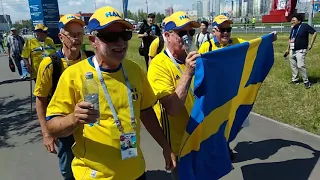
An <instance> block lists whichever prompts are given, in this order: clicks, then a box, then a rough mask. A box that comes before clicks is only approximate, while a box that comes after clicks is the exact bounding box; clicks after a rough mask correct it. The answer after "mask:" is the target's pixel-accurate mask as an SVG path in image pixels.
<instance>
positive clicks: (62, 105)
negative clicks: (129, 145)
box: [47, 57, 156, 180]
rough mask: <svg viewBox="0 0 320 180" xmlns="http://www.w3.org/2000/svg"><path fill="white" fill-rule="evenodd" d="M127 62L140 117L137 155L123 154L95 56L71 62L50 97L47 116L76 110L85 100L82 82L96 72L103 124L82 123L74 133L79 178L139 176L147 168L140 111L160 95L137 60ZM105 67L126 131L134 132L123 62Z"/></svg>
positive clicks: (107, 179)
mask: <svg viewBox="0 0 320 180" xmlns="http://www.w3.org/2000/svg"><path fill="white" fill-rule="evenodd" d="M123 66H124V67H125V70H126V72H127V74H128V78H129V82H130V84H131V88H132V89H131V91H132V96H133V106H134V113H135V117H136V120H137V129H136V134H137V148H138V156H137V157H134V158H130V159H126V160H122V158H121V151H120V132H119V130H118V128H117V127H116V125H115V122H114V119H113V116H112V112H111V110H110V108H109V105H108V103H107V100H106V97H105V95H104V93H103V89H102V86H101V85H100V83H99V79H98V76H97V72H96V70H95V68H94V65H93V62H92V58H91V57H90V58H88V59H87V60H83V61H81V62H79V63H77V64H75V65H73V66H70V67H69V68H67V69H66V70H65V71H64V72H63V74H62V76H61V78H60V80H59V83H58V86H57V89H56V91H55V93H54V95H53V97H52V100H51V101H50V104H49V106H48V109H47V119H50V118H52V117H53V116H66V115H68V114H70V113H73V111H74V108H75V105H76V104H77V103H79V102H82V101H83V100H84V96H83V93H82V86H83V82H84V80H85V74H86V73H87V72H92V73H93V76H94V80H95V81H96V82H97V83H98V85H99V92H100V93H99V103H100V124H99V125H94V126H93V127H90V126H89V125H87V124H86V125H80V126H79V127H78V128H77V129H76V131H75V132H74V133H73V136H74V139H75V145H74V146H73V148H72V151H73V153H74V156H75V158H74V160H73V161H72V171H73V175H74V177H75V179H85V180H88V179H97V180H111V179H112V180H135V179H137V178H138V177H140V176H141V175H142V174H143V173H144V171H145V161H144V158H143V155H142V151H141V149H140V111H141V110H144V109H148V108H151V107H152V106H153V105H154V104H155V102H156V97H155V95H154V93H153V91H152V89H151V87H150V84H149V82H148V80H147V77H146V74H145V72H144V71H143V70H142V69H141V68H140V67H139V66H138V65H137V64H136V63H134V62H132V61H129V60H124V61H123ZM101 71H102V76H103V78H104V82H105V83H106V85H107V88H108V92H109V94H110V96H111V100H112V102H113V105H114V107H115V109H116V111H117V113H118V117H119V119H120V121H121V124H122V125H123V127H124V132H125V133H128V132H132V131H133V129H132V126H131V120H130V109H129V103H128V98H127V97H128V94H127V87H126V83H125V78H124V76H123V72H122V66H119V68H117V69H113V70H107V69H103V68H101ZM93 175H94V177H92V176H93Z"/></svg>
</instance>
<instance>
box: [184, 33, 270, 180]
mask: <svg viewBox="0 0 320 180" xmlns="http://www.w3.org/2000/svg"><path fill="white" fill-rule="evenodd" d="M273 63H274V51H273V34H269V35H265V36H263V37H260V38H256V39H253V40H251V41H249V42H245V43H241V44H237V45H233V46H230V47H227V48H222V49H219V50H216V51H211V52H208V53H206V54H203V55H201V57H200V58H198V59H197V62H196V70H195V77H194V78H195V79H194V91H195V92H194V93H195V95H196V97H197V98H196V100H195V103H194V106H193V109H192V112H191V115H190V119H189V122H188V124H187V127H186V132H185V135H184V137H183V140H182V146H181V150H180V156H179V158H180V159H179V164H178V168H179V169H178V170H179V179H183V180H200V179H201V180H214V179H220V178H221V177H223V176H225V175H226V174H228V173H229V172H230V171H231V169H232V164H231V160H230V155H229V149H228V141H229V142H230V141H232V140H233V139H234V138H235V137H236V135H237V133H238V131H239V130H240V128H241V125H242V123H243V122H244V120H245V119H246V117H247V116H248V115H249V113H250V111H251V109H252V107H253V104H254V102H255V99H256V96H257V93H258V90H259V88H260V86H261V83H262V82H263V81H264V79H265V78H266V76H267V75H268V73H269V71H270V69H271V68H272V66H273Z"/></svg>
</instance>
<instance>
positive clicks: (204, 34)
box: [195, 21, 213, 49]
mask: <svg viewBox="0 0 320 180" xmlns="http://www.w3.org/2000/svg"><path fill="white" fill-rule="evenodd" d="M208 26H209V23H208V22H207V21H202V22H201V26H200V31H201V32H200V33H199V34H197V35H196V38H195V45H196V47H197V48H198V49H199V48H200V46H201V44H203V43H204V42H206V41H208V40H210V39H212V38H213V35H212V33H210V32H208Z"/></svg>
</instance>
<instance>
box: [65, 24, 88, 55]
mask: <svg viewBox="0 0 320 180" xmlns="http://www.w3.org/2000/svg"><path fill="white" fill-rule="evenodd" d="M83 35H84V29H83V27H82V26H81V25H80V24H79V23H77V22H70V23H68V24H67V25H66V26H65V28H64V29H63V30H62V32H60V33H59V38H60V40H61V42H63V44H64V45H65V46H67V47H68V48H69V49H71V50H72V51H78V50H80V49H81V46H82V42H83Z"/></svg>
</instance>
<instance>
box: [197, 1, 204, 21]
mask: <svg viewBox="0 0 320 180" xmlns="http://www.w3.org/2000/svg"><path fill="white" fill-rule="evenodd" d="M196 8H197V9H196V10H197V15H198V18H202V17H203V3H202V2H201V1H199V0H198V1H196Z"/></svg>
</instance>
